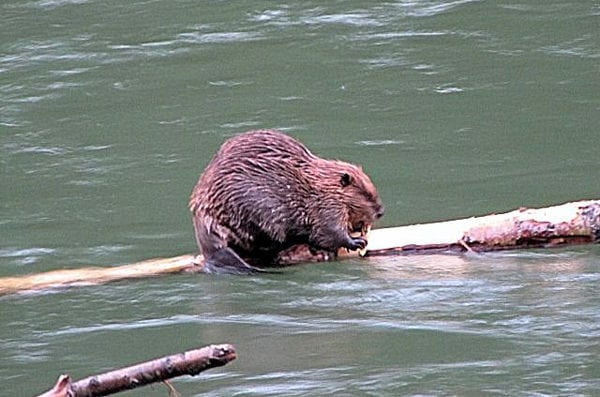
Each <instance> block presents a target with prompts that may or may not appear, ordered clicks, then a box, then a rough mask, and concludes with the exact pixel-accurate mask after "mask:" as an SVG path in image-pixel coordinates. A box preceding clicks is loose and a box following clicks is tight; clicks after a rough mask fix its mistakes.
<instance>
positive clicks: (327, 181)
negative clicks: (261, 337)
mask: <svg viewBox="0 0 600 397" xmlns="http://www.w3.org/2000/svg"><path fill="white" fill-rule="evenodd" d="M189 206H190V210H191V211H192V213H193V218H194V227H195V231H196V238H197V241H198V245H199V247H200V248H201V250H202V252H203V254H204V256H205V258H207V260H210V259H211V256H214V257H217V255H216V253H217V252H218V251H219V250H222V249H223V248H225V247H229V248H231V249H232V250H233V251H235V253H236V254H238V255H239V256H240V257H242V258H244V260H246V261H247V262H249V263H252V264H256V265H259V266H260V265H277V264H278V262H279V259H278V258H279V257H278V256H279V255H280V254H281V253H282V252H284V251H285V250H286V249H289V248H290V247H293V246H296V245H298V244H307V245H308V246H309V247H310V249H311V251H314V252H315V253H317V252H318V251H321V252H323V251H324V252H325V253H329V254H330V256H333V257H334V256H335V254H336V253H337V251H338V249H339V248H341V247H346V248H349V249H357V248H361V246H364V245H365V244H366V241H365V240H364V239H361V238H358V239H356V238H352V237H350V235H349V233H350V232H352V231H360V230H361V229H364V228H365V227H366V226H370V225H372V224H373V223H374V221H375V220H376V219H377V218H379V217H380V216H382V215H383V205H382V203H381V200H380V199H379V195H378V193H377V190H376V188H375V186H374V185H373V183H372V182H371V180H370V179H369V177H368V176H367V175H366V174H365V173H364V172H363V171H362V169H361V168H360V167H358V166H355V165H352V164H349V163H346V162H343V161H338V160H325V159H322V158H319V157H317V156H315V155H313V154H312V153H311V152H310V151H309V150H308V149H307V148H306V147H305V146H304V145H303V144H302V143H300V142H299V141H297V140H295V139H294V138H292V137H290V136H288V135H285V134H283V133H280V132H277V131H273V130H258V131H250V132H247V133H244V134H241V135H238V136H236V137H234V138H231V139H229V140H227V141H226V142H225V143H224V144H223V146H222V147H221V149H220V150H219V151H218V153H217V154H216V155H215V157H214V158H213V159H212V161H211V162H210V164H209V165H208V166H207V168H206V169H205V171H204V173H203V174H202V176H201V177H200V179H199V181H198V183H197V185H196V187H195V188H194V190H193V192H192V195H191V198H190V202H189ZM292 251H293V249H292ZM321 255H322V256H324V257H327V255H323V254H321ZM284 256H285V254H284ZM216 261H217V262H218V260H216Z"/></svg>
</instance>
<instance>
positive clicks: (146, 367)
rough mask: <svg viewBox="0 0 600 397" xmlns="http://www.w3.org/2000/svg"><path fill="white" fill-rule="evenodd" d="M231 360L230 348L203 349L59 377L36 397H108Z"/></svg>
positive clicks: (226, 345) (233, 355) (221, 364)
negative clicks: (74, 379)
mask: <svg viewBox="0 0 600 397" xmlns="http://www.w3.org/2000/svg"><path fill="white" fill-rule="evenodd" d="M235 358H236V353H235V348H234V347H233V346H232V345H228V344H225V345H211V346H205V347H203V348H200V349H195V350H189V351H186V352H183V353H179V354H175V355H172V356H167V357H161V358H157V359H155V360H152V361H147V362H144V363H140V364H137V365H133V366H131V367H127V368H121V369H117V370H114V371H111V372H106V373H104V374H99V375H94V376H90V377H88V378H85V379H82V380H79V381H77V382H71V379H70V377H69V376H68V375H61V376H60V377H59V378H58V381H57V382H56V385H55V386H54V387H53V388H52V389H51V390H49V391H47V392H46V393H44V394H41V395H39V396H38V397H100V396H108V395H111V394H115V393H118V392H121V391H124V390H130V389H134V388H137V387H141V386H145V385H148V384H150V383H154V382H164V381H167V380H168V379H171V378H174V377H177V376H182V375H191V376H194V375H198V374H199V373H200V372H202V371H205V370H207V369H210V368H215V367H220V366H223V365H225V364H227V363H228V362H230V361H232V360H234V359H235Z"/></svg>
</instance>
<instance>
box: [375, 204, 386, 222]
mask: <svg viewBox="0 0 600 397" xmlns="http://www.w3.org/2000/svg"><path fill="white" fill-rule="evenodd" d="M384 212H385V208H384V207H383V205H380V206H379V208H378V209H377V212H376V213H375V216H376V217H377V219H379V218H381V217H382V216H383V214H384Z"/></svg>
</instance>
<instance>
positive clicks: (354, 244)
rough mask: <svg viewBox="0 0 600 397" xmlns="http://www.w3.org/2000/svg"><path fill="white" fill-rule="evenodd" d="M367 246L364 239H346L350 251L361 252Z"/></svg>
mask: <svg viewBox="0 0 600 397" xmlns="http://www.w3.org/2000/svg"><path fill="white" fill-rule="evenodd" d="M366 246H367V239H365V238H364V237H350V238H349V239H348V246H347V247H346V248H348V249H349V250H351V251H356V250H361V249H364V248H365V247H366Z"/></svg>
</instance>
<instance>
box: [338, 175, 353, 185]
mask: <svg viewBox="0 0 600 397" xmlns="http://www.w3.org/2000/svg"><path fill="white" fill-rule="evenodd" d="M340 183H341V184H342V187H346V186H348V185H349V184H351V183H352V177H351V176H350V174H347V173H345V172H344V173H343V174H342V178H341V179H340Z"/></svg>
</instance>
